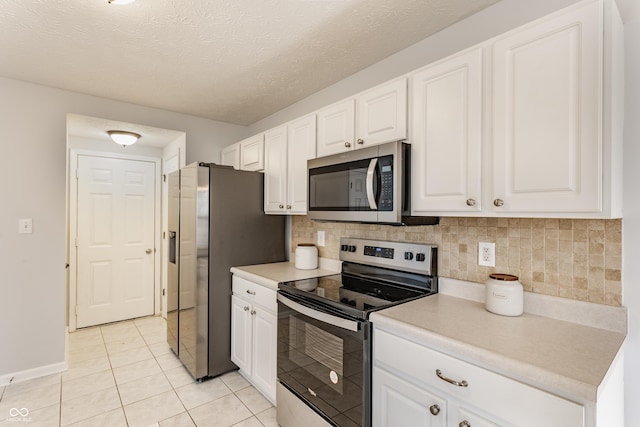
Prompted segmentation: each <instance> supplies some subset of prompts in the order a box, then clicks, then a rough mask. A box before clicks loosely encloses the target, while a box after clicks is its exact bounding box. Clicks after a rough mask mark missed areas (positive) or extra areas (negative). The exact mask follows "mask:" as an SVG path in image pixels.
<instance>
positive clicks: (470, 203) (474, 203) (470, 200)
mask: <svg viewBox="0 0 640 427" xmlns="http://www.w3.org/2000/svg"><path fill="white" fill-rule="evenodd" d="M475 205H476V201H475V199H467V206H475Z"/></svg>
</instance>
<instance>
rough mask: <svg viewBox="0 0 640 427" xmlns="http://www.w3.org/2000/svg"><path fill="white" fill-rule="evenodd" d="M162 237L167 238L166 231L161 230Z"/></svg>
mask: <svg viewBox="0 0 640 427" xmlns="http://www.w3.org/2000/svg"><path fill="white" fill-rule="evenodd" d="M162 238H163V239H166V238H167V232H166V231H163V232H162Z"/></svg>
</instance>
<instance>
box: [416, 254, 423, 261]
mask: <svg viewBox="0 0 640 427" xmlns="http://www.w3.org/2000/svg"><path fill="white" fill-rule="evenodd" d="M424 260H425V256H424V254H416V261H418V262H424Z"/></svg>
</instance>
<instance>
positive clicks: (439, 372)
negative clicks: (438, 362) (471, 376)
mask: <svg viewBox="0 0 640 427" xmlns="http://www.w3.org/2000/svg"><path fill="white" fill-rule="evenodd" d="M436 375H437V376H438V378H440V379H441V380H443V381H446V382H448V383H449V384H453V385H455V386H458V387H469V383H468V382H467V381H466V380H462V381H460V382H458V381H456V380H452V379H451V378H447V377H445V376H444V375H442V371H441V370H440V369H436Z"/></svg>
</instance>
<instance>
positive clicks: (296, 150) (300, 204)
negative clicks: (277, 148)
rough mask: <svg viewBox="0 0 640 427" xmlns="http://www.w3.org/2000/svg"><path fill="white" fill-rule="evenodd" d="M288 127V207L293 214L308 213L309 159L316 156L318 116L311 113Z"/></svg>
mask: <svg viewBox="0 0 640 427" xmlns="http://www.w3.org/2000/svg"><path fill="white" fill-rule="evenodd" d="M287 128H288V130H289V133H288V145H287V146H288V153H287V157H288V173H287V181H288V185H287V200H288V204H287V205H288V206H287V209H288V210H289V213H292V214H306V213H307V199H308V193H309V177H308V176H307V160H310V159H315V157H316V116H315V114H311V115H309V116H306V117H303V118H301V119H298V120H295V121H293V122H291V123H289V125H288V126H287Z"/></svg>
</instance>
